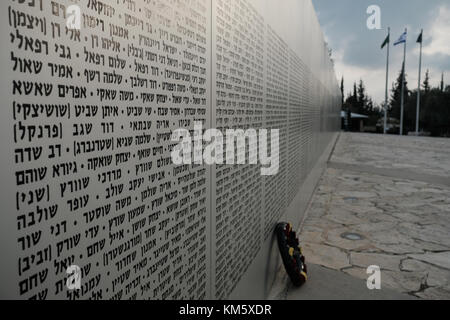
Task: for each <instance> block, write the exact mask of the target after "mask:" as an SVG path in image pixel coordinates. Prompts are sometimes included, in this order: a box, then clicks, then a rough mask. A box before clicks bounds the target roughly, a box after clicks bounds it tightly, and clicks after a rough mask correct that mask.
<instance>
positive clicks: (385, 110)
mask: <svg viewBox="0 0 450 320" xmlns="http://www.w3.org/2000/svg"><path fill="white" fill-rule="evenodd" d="M390 37H391V28H390V27H389V28H388V38H389V42H390ZM389 47H390V43H388V44H387V58H386V92H385V99H384V134H386V133H387V108H388V83H389Z"/></svg>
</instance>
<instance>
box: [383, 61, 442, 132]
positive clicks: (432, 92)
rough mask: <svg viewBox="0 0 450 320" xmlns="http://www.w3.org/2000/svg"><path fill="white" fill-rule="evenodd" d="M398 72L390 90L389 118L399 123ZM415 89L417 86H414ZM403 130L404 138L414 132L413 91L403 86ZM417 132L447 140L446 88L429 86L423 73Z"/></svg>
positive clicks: (400, 78)
mask: <svg viewBox="0 0 450 320" xmlns="http://www.w3.org/2000/svg"><path fill="white" fill-rule="evenodd" d="M405 79H407V75H406V76H405ZM401 83H402V72H400V73H399V75H398V77H397V80H396V82H395V83H394V84H393V86H392V94H391V99H390V106H389V115H390V116H391V117H394V118H396V119H400V113H401V89H402V86H401ZM416 85H417V84H416ZM404 98H405V108H404V130H403V132H405V134H407V133H408V132H411V131H413V132H415V131H416V112H417V89H415V90H413V91H411V90H409V88H408V82H407V81H406V82H405V97H404ZM419 128H420V131H424V132H429V133H430V134H431V135H432V136H435V137H450V86H447V87H446V88H444V82H443V81H441V84H440V86H439V87H435V88H432V87H431V86H430V73H429V71H428V70H427V72H426V74H425V79H424V81H423V83H422V85H421V91H420V116H419Z"/></svg>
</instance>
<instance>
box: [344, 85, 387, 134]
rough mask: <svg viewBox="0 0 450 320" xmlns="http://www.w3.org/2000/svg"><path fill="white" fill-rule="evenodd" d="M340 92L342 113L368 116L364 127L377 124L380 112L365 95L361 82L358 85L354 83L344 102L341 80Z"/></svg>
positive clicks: (364, 87)
mask: <svg viewBox="0 0 450 320" xmlns="http://www.w3.org/2000/svg"><path fill="white" fill-rule="evenodd" d="M341 92H342V99H343V103H342V109H343V110H344V111H346V112H348V111H350V112H352V113H358V114H362V115H365V116H368V117H369V119H368V121H367V122H366V126H375V125H376V124H377V122H378V120H379V119H380V117H381V115H382V112H381V110H380V108H379V107H378V106H376V105H375V104H374V102H373V100H372V98H371V97H369V96H368V95H367V92H366V86H365V85H364V82H363V81H362V80H360V81H359V83H358V84H356V82H355V83H354V84H353V91H352V92H351V93H349V94H348V95H347V98H346V99H345V100H344V79H342V82H341Z"/></svg>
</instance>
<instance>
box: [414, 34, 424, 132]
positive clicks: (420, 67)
mask: <svg viewBox="0 0 450 320" xmlns="http://www.w3.org/2000/svg"><path fill="white" fill-rule="evenodd" d="M420 36H421V37H422V38H421V39H420V56H419V83H418V87H417V110H416V112H417V114H416V136H418V135H419V120H420V76H421V73H422V42H423V29H422V30H421V32H420Z"/></svg>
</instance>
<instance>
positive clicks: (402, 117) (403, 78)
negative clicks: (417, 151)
mask: <svg viewBox="0 0 450 320" xmlns="http://www.w3.org/2000/svg"><path fill="white" fill-rule="evenodd" d="M407 37H408V29H406V28H405V32H403V34H402V35H401V36H400V38H399V39H398V40H397V41H396V42H394V46H396V45H399V44H401V43H403V64H402V90H401V102H400V104H401V106H400V109H401V110H400V135H403V119H404V105H405V82H406V81H405V80H406V79H405V74H406V40H407ZM422 40H423V30H421V32H420V35H419V38H417V43H420V58H419V81H418V88H417V110H416V135H419V120H420V119H419V118H420V76H421V73H422V70H421V69H422ZM390 41H391V29H390V28H388V35H387V37H386V39H385V40H384V42H383V44H382V45H381V49H383V48H384V47H385V46H386V45H387V59H386V92H385V102H384V134H386V133H387V116H388V115H387V109H388V96H389V88H388V85H389V44H390Z"/></svg>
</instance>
